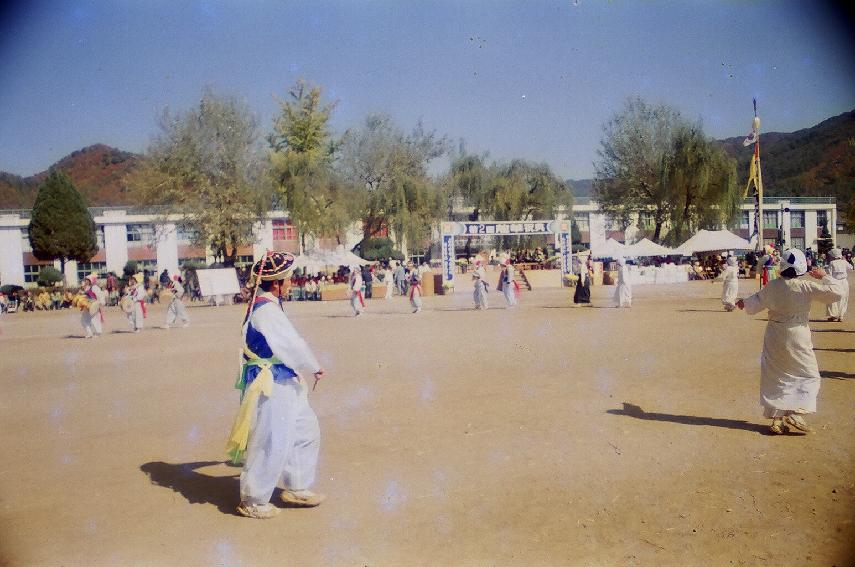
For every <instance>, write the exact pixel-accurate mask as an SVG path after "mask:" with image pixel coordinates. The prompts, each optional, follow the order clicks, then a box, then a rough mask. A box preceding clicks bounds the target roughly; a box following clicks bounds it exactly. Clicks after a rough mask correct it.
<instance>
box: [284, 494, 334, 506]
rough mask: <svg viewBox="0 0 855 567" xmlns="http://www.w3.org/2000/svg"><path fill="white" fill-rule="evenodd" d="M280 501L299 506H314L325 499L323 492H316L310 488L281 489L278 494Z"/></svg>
mask: <svg viewBox="0 0 855 567" xmlns="http://www.w3.org/2000/svg"><path fill="white" fill-rule="evenodd" d="M280 498H281V499H282V502H284V503H286V504H290V505H292V506H299V507H301V508H314V507H315V506H317V505H318V504H320V503H321V502H323V501H324V500H326V499H327V497H326V496H325V495H323V494H316V493H314V492H312V491H311V490H283V491H282V495H281V496H280Z"/></svg>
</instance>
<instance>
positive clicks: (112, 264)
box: [96, 211, 128, 275]
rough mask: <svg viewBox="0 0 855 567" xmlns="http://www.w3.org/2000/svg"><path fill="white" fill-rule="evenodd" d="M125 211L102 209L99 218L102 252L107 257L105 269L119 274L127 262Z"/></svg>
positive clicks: (97, 220)
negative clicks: (102, 230) (101, 228)
mask: <svg viewBox="0 0 855 567" xmlns="http://www.w3.org/2000/svg"><path fill="white" fill-rule="evenodd" d="M125 217H126V213H125V211H104V216H103V218H101V219H96V222H99V221H101V222H103V225H104V253H105V254H106V257H107V271H108V272H115V273H116V274H119V275H121V274H122V269H124V267H125V264H127V263H128V227H127V224H126V221H125Z"/></svg>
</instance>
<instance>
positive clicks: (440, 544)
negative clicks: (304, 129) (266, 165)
mask: <svg viewBox="0 0 855 567" xmlns="http://www.w3.org/2000/svg"><path fill="white" fill-rule="evenodd" d="M740 285H741V287H742V291H743V293H744V294H747V293H749V292H751V291H754V290H756V285H757V284H756V282H753V281H751V282H749V281H743V282H741V284H740ZM612 289H613V288H610V287H605V288H594V290H593V298H594V307H592V308H571V307H570V306H569V302H568V297H569V294H568V292H566V291H564V290H553V291H538V292H531V293H527V294H524V295H523V297H522V301H521V305H520V306H519V307H518V308H517V309H513V310H509V309H505V308H504V301H503V299H502V298H501V296H499V295H498V294H496V293H491V294H490V295H491V297H490V300H491V303H492V305H491V309H490V310H489V311H486V312H478V311H473V310H471V309H470V308H471V297H470V295H469V294H460V293H458V294H456V295H454V296H449V297H430V298H426V300H425V311H424V312H422V313H420V314H418V315H412V314H410V309H409V305H408V303H407V302H406V301H405V300H404V299H403V298H397V297H396V298H394V299H393V300H390V301H383V300H372V301H370V302H369V306H368V311H367V313H366V314H365V315H364V316H362V317H359V318H353V317H351V316H350V311H349V307H348V305H347V303H345V302H331V303H323V304H322V303H299V304H294V303H292V304H288V305H287V307H286V310H287V312H288V313H289V315H290V316H291V318H292V320H293V322H294V324H295V325H296V326H297V328H298V329H299V330H300V331H301V332H302V333H303V335H304V336H305V337H306V338H307V340H308V342H309V344H310V345H312V346H313V348H314V349H315V352H316V353H317V354H318V356H319V358H320V359H321V361H322V363H323V364H324V365H325V366H326V368H327V370H328V375H329V376H328V378H327V379H326V380H324V381H323V382H322V383H321V384H320V385H319V386H318V389H317V391H316V392H314V393H313V394H311V400H312V405H313V406H314V408H315V410H316V411H317V413H318V416H319V418H320V422H321V430H322V447H321V462H320V465H319V481H318V483H317V486H316V489H317V490H319V491H322V492H325V493H326V494H327V495H328V496H329V500H328V501H327V502H326V503H324V504H323V505H322V506H320V507H319V508H317V509H312V510H299V509H286V510H283V513H282V514H281V515H280V516H279V517H277V518H275V519H273V520H268V521H259V520H250V519H246V518H242V517H239V516H237V515H235V512H234V509H235V506H236V505H237V504H238V480H237V476H238V474H239V472H240V469H238V468H235V467H231V466H228V465H227V464H225V463H224V462H223V459H224V454H223V449H224V444H225V438H226V435H227V433H228V431H229V428H230V426H231V423H232V419H233V416H234V412H235V410H236V409H237V404H238V393H237V391H236V390H234V389H233V388H232V386H233V383H234V379H235V376H236V372H237V365H238V354H237V353H238V349H239V347H240V341H241V340H240V333H239V324H240V319H241V316H242V309H243V308H242V307H241V306H234V307H220V308H212V307H193V308H191V309H189V313H190V316H191V317H192V319H193V321H192V325H191V327H190V328H187V329H173V330H169V331H167V330H163V329H155V328H151V327H149V328H146V329H145V330H144V331H143V332H141V333H138V334H133V333H128V332H126V331H127V325H126V322H125V320H124V318H123V317H122V316H121V314H120V313H119V312H118V311H117V310H116V309H111V310H110V311H109V312H108V314H107V323H106V329H107V333H106V334H105V336H104V337H102V338H100V339H95V340H83V339H81V338H78V337H80V336H81V334H82V333H81V329H80V327H79V324H78V315H77V313H72V312H69V311H65V312H61V313H35V314H32V313H27V314H24V313H21V314H16V315H9V316H4V317H2V318H0V331H2V336H0V436H2V437H0V438H1V439H2V446H3V449H4V452H5V457H4V458H3V460H2V464H0V563H2V564H8V565H15V566H18V565H111V566H113V565H271V564H279V565H371V566H385V565H465V566H468V565H479V566H480V565H526V566H532V565H591V566H599V565H681V566H685V565H746V566H748V565H750V566H755V565H770V566H771V565H777V566H780V565H818V566H831V565H837V566H844V565H853V564H855V560H853V554H855V543H853V542H855V524H853V520H854V519H855V458H853V457H855V420H853V408H855V325H853V321H855V313H851V312H850V315H849V321H846V322H844V323H843V324H838V323H826V322H824V311H823V310H822V308H821V306H818V305H817V306H816V307H815V309H814V319H815V320H818V321H817V322H815V323H812V327H813V330H814V334H813V338H814V346H815V347H816V353H817V357H818V359H819V363H820V368H821V369H822V371H823V376H824V379H823V384H822V390H821V392H820V399H819V412H818V413H817V414H816V415H815V416H812V417H811V418H810V420H809V421H810V423H811V424H812V425H813V426H814V427H815V428H816V431H815V432H814V433H812V434H810V435H807V436H780V437H773V436H769V435H766V434H765V432H766V429H767V421H766V420H764V419H763V418H762V414H761V410H760V407H759V404H758V396H759V392H758V383H759V362H758V359H759V354H760V349H761V344H762V334H763V329H764V325H765V322H764V321H763V319H764V317H763V316H762V315H761V316H757V317H748V316H746V315H745V314H744V313H741V312H738V313H725V312H723V311H722V309H721V303H720V301H719V299H718V297H719V294H720V292H721V284H709V283H705V282H692V283H689V284H681V285H667V286H636V288H635V290H634V296H635V303H634V305H635V306H634V307H633V308H632V309H626V310H619V309H611V308H606V307H609V306H610V305H611V301H610V296H611V293H612ZM164 309H165V308H164V306H155V307H154V308H153V309H152V311H151V313H150V316H149V319H148V320H147V322H146V323H147V325H150V326H151V325H155V324H156V325H159V324H162V323H163V320H164V316H165V313H164ZM820 319H821V321H819V320H820Z"/></svg>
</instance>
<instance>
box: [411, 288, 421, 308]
mask: <svg viewBox="0 0 855 567" xmlns="http://www.w3.org/2000/svg"><path fill="white" fill-rule="evenodd" d="M410 305H412V306H413V309H415V310H416V311H421V310H422V294H420V293H419V292H417V291H416V292H413V295H412V297H410Z"/></svg>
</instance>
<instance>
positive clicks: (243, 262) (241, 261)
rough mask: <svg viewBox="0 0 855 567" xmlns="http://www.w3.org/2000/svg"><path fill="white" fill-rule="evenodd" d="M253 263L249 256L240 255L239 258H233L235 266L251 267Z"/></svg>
mask: <svg viewBox="0 0 855 567" xmlns="http://www.w3.org/2000/svg"><path fill="white" fill-rule="evenodd" d="M252 262H253V258H252V255H251V254H247V255H245V254H241V255H240V256H238V257H236V258H235V266H240V267H244V266H251V265H252Z"/></svg>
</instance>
